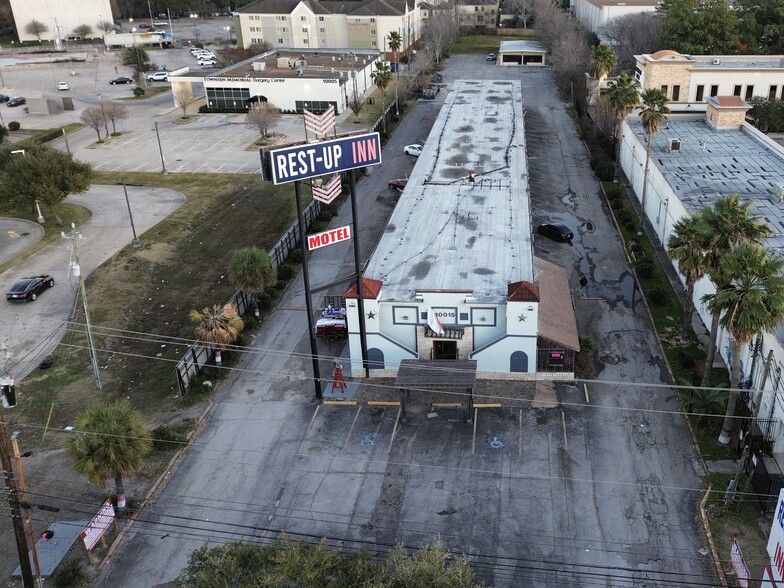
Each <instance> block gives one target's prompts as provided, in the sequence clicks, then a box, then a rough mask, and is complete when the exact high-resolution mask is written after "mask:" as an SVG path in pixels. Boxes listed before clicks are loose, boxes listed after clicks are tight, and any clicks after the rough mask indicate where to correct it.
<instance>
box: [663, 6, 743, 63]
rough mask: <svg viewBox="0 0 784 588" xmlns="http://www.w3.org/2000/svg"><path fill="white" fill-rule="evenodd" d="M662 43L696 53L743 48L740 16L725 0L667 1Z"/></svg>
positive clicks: (664, 46) (729, 52) (681, 50)
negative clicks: (703, 0) (739, 22)
mask: <svg viewBox="0 0 784 588" xmlns="http://www.w3.org/2000/svg"><path fill="white" fill-rule="evenodd" d="M657 10H659V11H660V12H662V13H663V14H664V24H663V25H662V35H661V37H660V38H659V46H660V47H662V48H666V49H674V50H675V51H680V52H681V53H693V54H695V55H730V54H734V53H738V52H739V51H740V49H741V46H740V37H739V25H738V15H737V14H736V12H735V11H734V10H732V9H731V8H730V6H729V5H728V4H727V2H725V0H710V1H709V2H704V3H703V2H701V0H663V1H662V3H661V4H659V7H658V8H657Z"/></svg>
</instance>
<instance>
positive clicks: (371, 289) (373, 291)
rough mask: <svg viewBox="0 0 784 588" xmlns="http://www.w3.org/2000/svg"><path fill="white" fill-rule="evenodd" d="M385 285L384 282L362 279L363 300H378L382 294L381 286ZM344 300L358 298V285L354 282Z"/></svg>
mask: <svg viewBox="0 0 784 588" xmlns="http://www.w3.org/2000/svg"><path fill="white" fill-rule="evenodd" d="M383 285H384V282H382V281H381V280H374V279H373V278H362V294H363V298H364V299H366V300H368V299H370V300H375V299H376V298H378V295H379V294H380V293H381V286H383ZM343 297H344V298H356V297H357V284H356V282H353V283H352V284H351V286H349V288H348V290H346V292H345V294H343Z"/></svg>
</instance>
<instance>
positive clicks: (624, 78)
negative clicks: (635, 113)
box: [607, 73, 640, 161]
mask: <svg viewBox="0 0 784 588" xmlns="http://www.w3.org/2000/svg"><path fill="white" fill-rule="evenodd" d="M607 98H608V99H609V100H610V104H611V105H612V107H613V108H614V109H615V112H616V114H617V117H618V123H617V125H616V129H615V160H616V161H617V160H618V158H619V154H620V151H621V133H622V132H623V123H624V121H625V120H626V117H627V116H629V113H630V112H631V111H632V110H634V108H635V107H636V106H637V105H638V104H639V103H640V90H639V88H638V87H637V80H635V79H634V78H633V77H631V76H630V75H629V74H627V73H622V74H621V75H619V76H618V77H617V78H616V79H615V81H614V82H610V85H609V86H608V87H607Z"/></svg>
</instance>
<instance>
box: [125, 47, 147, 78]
mask: <svg viewBox="0 0 784 588" xmlns="http://www.w3.org/2000/svg"><path fill="white" fill-rule="evenodd" d="M122 63H123V65H128V66H131V67H132V68H133V69H134V70H135V71H137V72H143V71H145V65H147V64H148V63H150V56H149V55H148V54H147V52H146V51H145V50H144V49H142V48H141V47H129V48H128V49H126V50H125V51H123V54H122Z"/></svg>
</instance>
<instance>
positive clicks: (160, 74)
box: [147, 71, 169, 82]
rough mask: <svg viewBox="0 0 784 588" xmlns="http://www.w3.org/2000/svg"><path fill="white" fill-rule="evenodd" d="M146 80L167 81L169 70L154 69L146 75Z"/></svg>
mask: <svg viewBox="0 0 784 588" xmlns="http://www.w3.org/2000/svg"><path fill="white" fill-rule="evenodd" d="M147 81H148V82H168V81H169V72H168V71H156V72H155V73H153V74H150V75H148V76H147Z"/></svg>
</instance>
